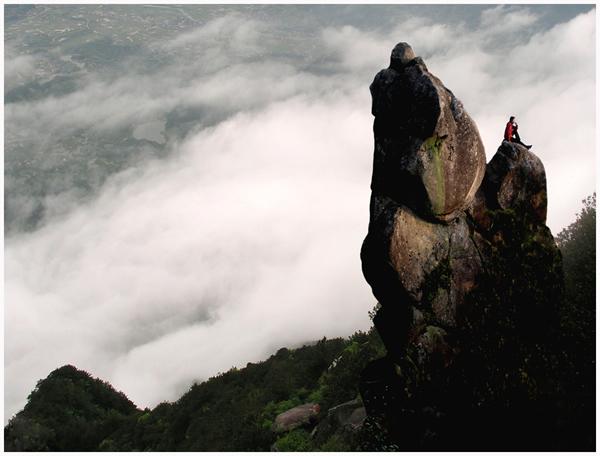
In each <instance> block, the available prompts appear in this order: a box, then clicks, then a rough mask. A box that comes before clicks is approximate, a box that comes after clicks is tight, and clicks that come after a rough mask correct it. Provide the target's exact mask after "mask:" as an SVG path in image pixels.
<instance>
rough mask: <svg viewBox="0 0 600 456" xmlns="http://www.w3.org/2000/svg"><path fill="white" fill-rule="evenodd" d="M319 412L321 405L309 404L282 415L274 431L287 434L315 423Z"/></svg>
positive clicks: (276, 419)
mask: <svg viewBox="0 0 600 456" xmlns="http://www.w3.org/2000/svg"><path fill="white" fill-rule="evenodd" d="M319 411H320V407H319V404H314V403H308V404H302V405H299V406H297V407H294V408H292V409H290V410H287V411H285V412H283V413H280V414H279V415H277V416H276V417H275V421H274V422H273V426H272V428H273V431H274V432H278V433H280V432H287V431H291V430H293V429H296V428H298V427H301V426H306V425H309V424H311V423H314V422H315V421H316V419H317V416H318V415H319Z"/></svg>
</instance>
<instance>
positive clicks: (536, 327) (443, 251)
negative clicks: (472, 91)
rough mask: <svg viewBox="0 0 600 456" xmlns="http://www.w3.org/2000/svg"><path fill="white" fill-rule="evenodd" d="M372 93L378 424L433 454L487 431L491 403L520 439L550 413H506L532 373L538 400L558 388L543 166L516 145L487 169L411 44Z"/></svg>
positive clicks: (373, 400)
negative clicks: (381, 347) (526, 425)
mask: <svg viewBox="0 0 600 456" xmlns="http://www.w3.org/2000/svg"><path fill="white" fill-rule="evenodd" d="M371 94H372V98H373V106H372V113H373V115H374V116H375V121H374V127H373V131H374V137H375V151H374V160H373V177H372V183H371V190H372V195H371V202H370V221H369V231H368V234H367V236H366V238H365V240H364V243H363V246H362V249H361V260H362V267H363V273H364V276H365V278H366V279H367V281H368V283H369V284H370V285H371V288H372V290H373V294H374V295H375V297H376V298H377V300H378V301H379V304H380V308H379V310H378V311H377V313H376V315H375V317H374V323H375V326H376V328H377V330H378V332H379V334H380V335H381V338H382V340H383V342H384V344H385V346H386V349H387V351H388V356H387V357H386V358H384V359H381V360H378V361H375V362H373V363H372V364H371V365H369V366H368V367H367V368H366V369H365V371H364V372H363V377H362V380H361V395H362V398H363V401H364V403H365V407H366V410H367V413H368V415H369V419H371V418H372V419H377V420H380V424H381V423H384V425H382V426H383V428H385V429H386V432H388V433H389V436H391V437H390V438H391V439H392V440H394V438H397V439H400V440H398V441H396V442H395V444H398V443H399V442H400V443H401V448H404V449H435V448H436V445H438V444H439V445H443V444H450V442H453V443H455V444H457V442H459V441H460V436H463V437H465V438H466V434H465V433H466V432H467V431H466V428H464V427H463V428H461V429H458V430H457V429H455V428H454V425H455V424H456V423H458V422H460V421H461V420H463V419H464V421H463V423H464V424H465V425H466V423H469V425H472V426H474V429H475V428H478V426H479V421H480V419H482V417H483V416H484V415H485V418H486V419H488V418H489V416H488V415H486V414H484V415H482V414H481V413H480V412H481V410H480V408H479V407H483V408H485V406H487V405H489V406H490V408H489V409H485V410H486V413H487V412H489V413H490V414H491V415H492V416H495V418H494V419H493V420H492V421H493V422H494V423H496V420H497V419H500V417H503V418H507V419H508V420H509V422H510V423H511V424H510V425H509V424H506V423H505V424H503V425H502V426H504V427H503V429H505V430H506V429H508V428H510V429H512V430H513V431H514V432H515V435H521V434H520V433H519V431H518V430H515V429H513V427H514V425H515V423H517V422H519V423H520V422H521V421H520V420H522V419H524V418H523V417H525V416H529V417H531V416H530V415H528V413H529V412H531V413H538V412H539V410H537V409H536V411H535V412H533V411H532V409H531V408H527V407H529V405H528V406H527V407H525V406H523V407H524V408H523V407H521V408H519V407H520V406H521V405H522V404H519V406H516V405H515V406H514V407H513V408H510V407H509V408H508V409H507V408H506V407H505V408H502V410H501V411H499V409H496V408H494V407H496V405H497V402H495V401H505V402H504V403H505V404H510V403H511V400H512V399H511V396H510V394H513V393H514V394H517V391H518V394H525V395H527V394H532V393H531V391H532V390H531V384H529V383H528V382H530V381H531V380H532V378H533V377H535V378H536V380H535V381H534V383H535V385H536V388H538V387H539V389H538V390H536V391H537V393H536V394H538V393H540V391H543V393H540V394H542V395H544V394H550V390H551V389H552V387H550V386H548V385H545V387H540V385H541V384H543V383H544V381H545V380H544V377H547V376H548V375H549V373H550V370H551V364H552V363H551V362H550V361H548V359H549V357H548V352H547V350H548V349H549V347H550V346H551V345H552V343H553V342H552V337H551V336H550V334H553V332H555V331H556V330H557V328H558V320H557V318H558V317H557V315H558V308H559V306H560V303H561V299H562V282H563V278H562V267H561V257H560V252H559V251H558V248H557V246H556V243H555V242H554V239H553V237H552V234H551V233H550V230H549V229H548V227H547V226H546V225H545V222H546V211H547V193H546V176H545V171H544V166H543V164H542V162H541V160H540V159H539V158H538V157H537V156H536V155H534V154H533V153H532V152H530V151H529V150H527V149H526V148H524V147H522V146H520V145H518V144H515V143H509V142H503V143H502V144H501V145H500V147H499V148H498V151H497V152H496V154H495V155H494V156H493V158H492V159H491V161H490V163H489V164H488V165H487V166H486V164H485V153H484V149H483V145H482V142H481V139H480V136H479V133H478V130H477V126H476V125H475V123H474V121H473V120H472V119H471V118H470V117H469V115H468V114H467V112H466V110H465V108H464V106H463V105H462V103H461V102H460V101H459V100H458V99H457V98H456V97H455V96H454V94H453V93H452V92H451V91H450V90H448V89H447V88H446V87H445V86H444V85H443V83H442V82H441V81H440V80H439V79H438V78H437V77H436V76H434V75H432V74H431V73H430V72H429V71H428V69H427V67H426V65H425V63H424V62H423V60H422V59H421V58H419V57H417V56H415V54H414V52H413V50H412V49H411V48H410V46H409V45H408V44H406V43H400V44H398V45H397V46H396V47H395V48H394V50H393V51H392V57H391V62H390V66H389V67H388V68H386V69H384V70H382V71H380V72H379V73H378V74H377V75H376V76H375V79H374V81H373V83H372V84H371ZM509 340H510V342H508V341H509ZM514 344H516V346H514ZM540 344H541V345H540ZM509 346H510V347H512V350H513V352H512V353H508V352H507V350H508V348H507V347H509ZM540 346H544V348H543V349H542V348H540ZM533 359H535V360H536V361H534V362H533V363H534V364H535V366H536V367H535V369H533V368H531V366H532V365H531V364H530V363H532V360H533ZM528 363H529V364H528ZM536 363H537V364H536ZM554 367H555V366H554ZM502 369H504V371H502ZM513 376H514V378H513ZM519 376H520V377H519ZM509 378H510V379H511V380H510V381H509V380H507V379H509ZM525 378H527V379H528V380H524V379H525ZM519 379H520V380H519ZM492 386H494V387H496V388H497V389H498V391H493V392H489V388H491V387H492ZM486 388H487V389H486ZM527 388H529V390H528V389H527ZM509 391H510V392H509ZM524 391H525V392H526V393H524ZM492 398H493V399H492ZM499 398H500V399H499ZM530 399H531V398H530ZM457 401H459V402H457ZM461 401H462V404H461V403H460V402H461ZM534 402H535V401H534ZM531 403H533V402H531ZM478 404H479V405H478ZM483 404H485V405H483ZM492 404H493V405H492ZM544 404H546V403H544ZM513 405H514V404H513ZM517 409H518V410H519V412H518V413H517V412H516V410H517ZM525 409H526V410H525ZM471 412H472V413H471ZM513 413H515V414H516V416H518V419H515V417H513V416H512V414H513ZM475 417H477V418H475ZM448 420H450V421H448ZM442 422H443V423H444V424H443V425H442ZM511 426H513V427H511ZM442 428H443V430H441V429H442ZM448 429H454V431H455V432H454V433H452V435H449V434H447V432H448ZM479 435H480V436H483V435H485V436H486V438H487V437H489V438H491V439H492V440H491V441H493V436H490V435H489V433H486V432H480V433H479ZM394 436H395V437H394ZM407 436H410V437H407ZM530 437H531V438H530V439H529V440H527V439H525V440H526V441H528V442H533V441H535V438H534V437H532V436H530ZM481 438H483V437H481ZM481 441H482V440H480V439H479V438H477V439H476V440H475V441H473V442H470V444H468V445H467V444H464V442H463V444H462V445H463V446H462V448H471V447H476V446H477V444H478V443H480V442H481ZM515 441H519V442H523V441H524V440H523V439H521V440H519V439H517V440H515ZM475 442H477V443H475ZM509 442H511V439H507V440H505V441H504V443H502V442H499V443H498V444H499V445H500V447H502V444H505V445H509V446H510V443H509ZM513 443H514V442H513ZM538 443H539V442H538ZM402 445H404V446H402ZM500 447H499V448H500ZM491 448H492V447H491Z"/></svg>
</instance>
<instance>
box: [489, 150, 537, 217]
mask: <svg viewBox="0 0 600 456" xmlns="http://www.w3.org/2000/svg"><path fill="white" fill-rule="evenodd" d="M483 190H484V192H485V194H486V195H487V196H488V201H487V203H488V205H489V207H491V208H492V209H495V208H501V209H512V210H514V211H518V212H522V213H527V214H528V215H530V216H531V217H532V218H533V219H534V220H535V222H537V223H538V224H544V223H546V213H547V208H548V197H547V192H546V172H545V171H544V165H543V163H542V161H541V160H540V159H539V158H538V157H537V156H535V155H534V154H533V153H532V152H530V151H529V150H527V149H526V148H525V147H523V146H521V145H520V144H516V143H513V142H507V141H503V142H502V144H501V145H500V147H499V148H498V151H497V152H496V154H495V155H494V157H493V158H492V160H491V161H490V163H489V165H488V166H487V168H486V172H485V179H484V183H483Z"/></svg>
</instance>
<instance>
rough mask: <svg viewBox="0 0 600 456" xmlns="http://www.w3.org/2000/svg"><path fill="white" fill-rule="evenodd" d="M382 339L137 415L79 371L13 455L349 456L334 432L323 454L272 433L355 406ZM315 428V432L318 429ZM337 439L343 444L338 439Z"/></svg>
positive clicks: (47, 400)
mask: <svg viewBox="0 0 600 456" xmlns="http://www.w3.org/2000/svg"><path fill="white" fill-rule="evenodd" d="M382 353H383V347H382V345H381V342H380V341H379V338H378V336H377V334H376V333H375V332H374V331H370V332H369V333H362V332H358V333H356V334H354V335H353V336H352V337H350V338H348V339H341V338H338V339H331V340H327V339H325V338H324V339H322V340H320V341H319V342H317V343H315V344H314V345H307V346H303V347H301V348H298V349H293V350H288V349H287V348H282V349H280V350H279V351H278V352H277V353H276V354H275V355H273V356H271V357H270V358H269V359H267V360H266V361H263V362H260V363H256V364H252V363H248V365H247V366H246V367H245V368H242V369H235V368H233V369H231V370H230V371H228V372H226V373H223V374H220V375H217V376H215V377H213V378H211V379H209V380H208V381H206V382H203V383H200V384H195V385H193V386H192V387H191V388H190V390H189V391H188V392H187V393H186V394H184V395H183V396H182V397H181V398H180V399H179V400H177V401H176V402H174V403H162V404H159V405H158V406H156V407H155V408H154V409H152V410H149V409H145V410H139V409H137V408H136V407H135V406H134V404H133V403H132V402H131V401H129V400H128V399H127V397H126V396H125V395H124V394H123V393H120V392H117V391H115V390H114V389H113V388H112V387H111V386H110V385H109V384H108V383H105V382H103V381H101V380H98V379H94V378H92V377H91V376H90V375H89V374H88V373H86V372H83V371H80V370H77V369H76V368H74V367H73V366H64V367H61V368H60V369H57V370H55V371H53V372H52V373H51V374H50V375H48V377H47V378H46V379H44V380H41V381H40V382H38V385H37V387H36V389H35V390H34V391H33V392H32V393H31V395H30V396H29V401H28V403H27V405H26V407H25V408H24V409H23V410H22V411H21V412H19V413H18V414H17V415H16V416H15V417H14V418H13V419H11V421H10V422H9V424H8V425H7V426H6V428H5V430H4V436H5V447H6V450H8V451H48V450H49V451H69V450H108V451H129V450H132V451H135V450H137V451H170V450H183V451H192V450H193V451H245V450H254V451H269V449H271V447H272V446H273V445H274V444H276V443H277V442H278V441H279V445H280V446H281V449H282V450H283V449H288V450H294V449H300V450H302V449H304V450H319V449H321V447H323V448H325V449H330V450H335V449H339V450H344V449H350V448H349V446H348V443H347V439H345V438H344V439H340V438H339V435H338V434H339V432H337V431H338V430H337V429H335V428H331V426H330V428H329V429H328V430H327V431H326V432H324V433H323V432H321V433H320V436H319V440H320V441H321V443H320V444H319V445H315V441H314V439H311V438H310V436H309V433H308V430H307V427H306V426H304V427H299V428H297V429H294V430H292V431H291V432H287V433H285V432H284V433H280V434H277V433H275V432H274V431H273V430H272V425H273V422H274V420H275V417H276V416H277V415H278V414H280V413H282V412H284V411H286V410H289V409H291V408H292V407H294V406H297V405H300V404H302V403H305V402H315V403H318V404H319V405H320V409H321V413H320V415H319V416H318V417H317V421H321V420H322V419H324V418H325V417H326V416H327V411H328V409H329V408H331V407H333V406H335V405H338V404H340V403H343V402H346V401H350V400H352V399H355V398H356V396H357V394H358V376H359V374H360V372H361V370H362V369H363V368H364V366H365V365H366V363H367V362H368V361H370V360H371V359H375V358H377V357H378V356H381V355H382ZM314 424H315V423H314V422H313V423H311V425H310V426H309V427H310V428H314ZM336 432H337V434H336Z"/></svg>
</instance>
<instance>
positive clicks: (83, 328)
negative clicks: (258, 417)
mask: <svg viewBox="0 0 600 456" xmlns="http://www.w3.org/2000/svg"><path fill="white" fill-rule="evenodd" d="M105 8H107V9H108V10H110V8H111V7H110V6H105ZM138 8H142V7H141V6H138ZM204 8H210V7H204ZM212 8H213V10H215V8H216V7H212ZM323 8H325V7H323ZM105 11H106V10H105ZM140 11H141V9H140ZM202 11H206V10H202ZM202 11H201V10H198V13H197V14H198V16H194V14H196V13H195V12H194V10H185V11H182V13H181V14H191V15H192V19H193V21H192V19H190V21H192V22H193V23H192V25H191V26H190V27H188V28H187V29H186V30H183V31H181V32H180V33H173V32H172V30H165V31H164V34H163V35H161V36H160V37H158V38H157V39H156V40H154V41H149V42H147V43H145V44H144V45H143V46H142V47H138V48H136V51H135V52H132V54H131V55H127V56H126V57H125V58H124V59H123V60H122V62H121V64H120V65H119V66H118V68H117V67H115V68H111V69H110V71H109V70H106V71H104V70H103V69H102V68H99V69H97V70H89V69H88V70H87V71H85V72H83V71H82V73H81V74H80V73H76V75H77V79H76V84H75V86H74V87H71V88H70V89H69V90H68V91H66V92H64V93H50V94H47V95H46V96H40V97H37V98H31V97H30V98H28V99H25V98H21V99H19V98H18V97H17V96H16V95H15V98H14V100H13V101H11V102H10V103H7V104H5V125H6V127H5V128H6V133H5V134H6V137H7V139H8V141H7V144H8V145H7V148H6V151H5V153H6V157H5V164H6V163H7V162H8V161H9V160H16V159H15V156H16V154H17V150H18V149H17V144H19V142H20V143H21V144H27V149H28V150H30V151H34V152H35V157H34V158H35V160H34V158H32V159H31V161H30V164H29V165H27V166H29V168H27V172H28V173H29V174H27V173H25V174H19V175H18V176H17V174H16V172H15V173H14V174H11V169H13V168H8V167H7V170H6V171H5V179H6V183H5V185H6V186H8V189H6V188H5V192H8V193H6V194H7V195H8V196H7V206H8V205H11V206H10V208H11V209H10V210H11V211H13V212H11V223H13V225H11V226H12V228H11V230H10V231H9V232H7V235H6V237H5V288H6V289H5V421H6V420H8V418H10V416H12V415H13V414H14V413H16V412H17V411H18V410H20V409H21V408H22V407H23V405H24V404H25V401H26V397H27V394H28V393H29V392H30V391H31V390H32V389H33V387H34V385H35V383H36V381H37V380H38V379H40V378H43V377H45V376H46V375H47V374H48V373H49V372H50V371H51V370H53V369H54V368H56V367H59V366H60V365H63V364H66V363H69V364H74V365H75V366H77V367H79V368H81V369H85V370H87V371H88V372H90V373H92V374H93V375H94V376H98V377H101V378H102V379H104V380H107V381H110V382H111V383H112V384H113V385H114V386H115V387H116V388H118V389H120V390H122V391H124V392H125V393H126V394H127V395H128V396H129V397H130V399H132V400H133V401H134V402H135V403H136V404H137V405H138V406H141V407H145V406H149V407H151V406H154V405H156V404H157V403H158V402H160V401H163V400H174V399H176V398H177V397H178V396H179V395H181V394H182V393H183V392H185V391H186V390H187V389H188V388H189V386H190V385H191V383H192V382H193V381H200V380H203V379H206V378H207V377H208V376H211V375H214V374H216V373H218V372H222V371H225V370H227V369H229V368H230V367H232V366H239V367H243V366H245V364H246V363H247V362H255V361H258V360H261V359H265V358H266V357H268V356H269V355H270V354H272V353H274V352H275V351H276V350H277V349H278V348H279V347H282V346H295V345H298V344H301V343H304V342H308V341H312V340H316V339H320V338H322V337H323V336H327V337H334V336H348V335H350V334H352V332H354V331H355V330H358V329H363V330H364V329H367V328H368V327H369V326H370V321H369V318H368V311H369V310H370V309H371V308H372V307H373V305H374V304H375V300H374V298H373V297H372V295H371V293H370V289H369V287H368V285H367V284H366V282H365V280H364V279H363V277H362V274H361V268H360V259H359V251H360V246H361V243H362V240H363V238H364V236H365V235H366V231H367V224H368V202H369V194H370V190H369V184H370V176H371V164H372V151H373V139H372V117H371V115H370V95H369V90H368V86H369V84H370V83H371V81H372V79H373V77H374V75H375V74H376V72H377V71H379V70H380V69H381V68H383V67H386V66H387V64H388V61H389V54H390V51H391V49H392V48H393V46H394V45H395V44H396V43H397V42H399V41H407V42H409V43H410V44H411V45H412V47H413V49H414V50H415V52H416V53H417V55H421V56H422V57H423V58H424V59H425V61H426V63H427V65H428V67H429V69H430V71H431V72H433V73H434V74H435V75H436V76H438V77H439V78H440V79H441V80H442V81H443V82H444V83H445V85H446V86H447V87H448V88H450V89H451V90H452V91H453V92H454V93H455V94H456V96H457V97H458V98H460V99H461V100H462V101H463V103H464V105H465V108H466V109H467V111H468V112H469V113H470V114H471V116H472V117H473V119H474V120H475V121H476V123H477V125H478V127H479V131H480V133H481V136H482V139H483V142H484V145H485V148H486V155H487V158H488V160H489V159H490V158H491V157H492V156H493V154H494V152H495V150H496V149H497V147H498V145H499V143H500V141H501V138H502V133H503V129H504V125H505V123H506V121H507V118H508V116H509V115H515V116H517V120H518V122H519V126H520V133H521V136H522V138H523V139H524V140H525V141H526V142H527V143H532V144H533V149H532V151H533V152H534V153H536V154H537V155H538V156H539V157H540V158H541V159H542V161H543V163H544V165H545V168H546V173H547V179H548V198H549V210H548V225H549V226H550V228H551V229H552V231H553V233H554V234H556V233H557V232H558V231H560V229H562V228H563V227H565V226H566V225H568V224H569V223H570V222H572V221H573V219H574V216H575V213H576V212H577V211H578V210H579V208H580V206H581V199H583V198H584V197H585V196H587V195H589V194H591V193H592V192H593V191H595V95H596V93H595V90H596V88H595V33H596V31H595V7H594V6H593V5H591V6H590V5H588V6H582V7H563V6H560V5H555V6H552V5H550V6H530V7H504V6H494V5H490V6H487V7H482V6H460V7H459V6H455V7H452V8H446V9H444V8H441V7H439V8H436V7H432V6H429V7H425V6H423V7H416V6H413V7H401V6H396V7H389V6H388V7H385V8H384V7H380V8H375V7H364V6H363V7H359V6H356V7H348V6H329V7H326V8H325V9H319V8H318V7H311V6H308V5H306V6H294V7H292V6H283V7H270V8H266V9H264V10H263V9H261V10H260V11H259V12H258V13H257V12H254V11H250V10H249V9H247V8H245V7H230V8H228V9H226V10H224V11H223V12H222V13H215V14H212V15H211V16H210V18H209V19H206V20H196V19H197V18H198V17H200V15H201V13H202ZM213 12H214V11H213ZM317 19H318V20H317ZM48 25H50V26H51V25H52V24H48ZM7 28H9V27H8V26H7ZM288 30H289V33H288ZM7 33H8V32H7ZM31 33H33V30H32V32H31ZM112 33H116V32H114V31H113V32H112ZM123 33H124V32H123ZM25 38H27V37H26V36H25V37H23V35H19V40H20V39H23V40H24V39H25ZM140 46H141V45H140ZM26 49H27V47H26V46H23V42H22V41H18V40H17V38H15V39H12V38H11V40H9V39H7V42H6V47H5V54H6V56H5V57H6V58H5V84H6V85H5V91H11V90H13V92H10V93H11V94H15V93H21V92H17V91H18V90H19V88H21V87H31V83H32V81H36V79H35V78H36V77H37V76H36V68H38V67H39V65H40V62H45V61H51V59H52V58H54V57H55V56H56V55H59V56H61V58H62V57H65V56H66V54H61V52H64V47H63V48H60V45H59V44H57V47H56V48H52V49H50V50H49V51H48V55H46V54H43V53H41V52H37V53H33V54H32V53H28V52H29V51H27V50H26ZM147 56H152V57H153V58H155V60H152V62H155V61H156V62H159V63H153V64H152V65H153V66H152V67H151V68H149V63H148V62H149V61H150V60H149V57H148V58H146V57H147ZM65 58H66V57H65ZM45 59H46V60H45ZM73 71H75V70H73ZM74 74H75V73H74ZM69 77H71V76H69ZM28 84H29V85H28ZM5 93H8V92H5ZM192 111H193V112H195V113H200V114H197V115H198V118H197V120H194V121H193V122H191V124H190V126H189V129H188V130H186V131H185V132H183V133H181V134H179V135H176V134H172V135H170V136H169V135H168V134H167V133H166V132H163V131H162V130H163V129H165V128H167V127H168V125H170V124H169V122H168V121H167V120H165V119H169V118H172V116H173V115H174V114H173V113H180V112H192ZM169 116H171V117H169ZM194 119H196V118H194ZM165 125H166V126H165ZM175 128H176V126H174V127H173V129H175ZM81 131H85V132H87V134H89V135H91V136H90V137H92V138H97V139H92V140H91V143H92V144H95V143H94V142H93V141H95V140H97V141H99V142H98V144H100V141H101V140H102V138H106V137H109V136H110V137H111V138H120V136H119V135H121V134H126V133H121V132H123V131H127V132H129V133H127V134H133V135H134V136H135V135H138V136H139V135H141V136H142V137H146V138H148V139H149V140H151V141H150V142H148V146H147V147H148V149H143V150H142V149H140V150H139V151H138V150H134V151H132V149H131V147H132V146H127V147H128V148H127V149H126V152H124V151H125V149H124V148H125V146H122V147H123V149H120V148H119V147H120V146H119V145H118V143H117V142H115V140H113V139H111V141H112V142H111V144H112V146H111V147H110V150H109V151H108V152H105V153H111V154H116V155H118V154H119V153H121V155H125V154H126V153H127V154H134V155H132V156H133V157H134V158H132V159H130V158H127V159H126V160H124V161H123V163H124V164H121V165H120V167H119V168H118V169H116V170H113V171H110V172H108V171H106V170H104V171H102V173H101V172H100V171H98V170H99V169H101V168H98V167H91V165H90V163H91V162H92V160H91V158H89V156H88V155H86V153H87V152H85V151H86V150H92V149H83V148H80V147H81V146H80V145H78V146H77V147H78V148H79V149H77V153H76V154H75V153H66V152H71V151H69V150H68V144H69V142H68V141H69V138H71V137H75V136H76V135H78V134H79V132H81ZM131 132H133V133H131ZM98 138H99V139H98ZM161 138H164V143H163V140H162V139H161ZM59 140H60V141H62V142H59ZM52 141H54V142H52ZM86 141H87V139H86ZM123 141H125V140H123ZM153 142H154V143H153ZM155 143H161V144H160V148H161V149H160V150H161V151H163V152H161V154H160V156H157V154H155V153H150V152H148V151H149V150H158V148H159V146H157V145H156V144H155ZM48 144H57V145H56V147H55V146H52V147H53V148H51V147H49V146H48ZM65 144H66V145H65ZM115 144H117V145H115ZM128 144H129V143H128ZM133 144H137V143H133ZM153 144H154V145H153ZM13 145H14V148H13ZM135 147H138V146H137V145H136V146H135ZM140 147H141V146H140ZM153 147H154V149H152V148H153ZM56 151H58V152H56ZM65 151H66V152H65ZM34 152H31V153H32V154H33V153H34ZM138 152H139V153H138ZM89 153H96V152H95V151H92V152H89ZM61 154H62V155H61ZM100 158H102V156H100V155H94V160H93V161H94V163H95V162H96V161H97V160H100ZM59 162H60V163H59ZM63 162H65V163H66V164H62V163H63ZM74 164H77V166H78V167H79V168H77V169H84V171H81V170H80V171H78V173H79V174H77V176H76V177H77V179H81V176H83V177H84V180H85V181H86V185H87V183H89V182H92V183H93V184H89V188H88V191H87V193H86V194H85V195H84V196H85V197H83V196H82V192H81V191H80V189H79V187H77V185H79V184H77V179H75V177H74V175H73V174H70V171H69V170H72V169H74V168H73V166H75V165H74ZM23 166H24V165H23ZM60 166H66V168H60ZM69 166H71V167H70V168H69ZM82 166H83V168H82ZM94 166H95V165H94ZM59 168H60V169H62V170H63V171H61V173H62V174H56V175H51V176H52V177H51V178H47V177H45V178H44V179H45V180H43V179H41V178H40V180H37V181H36V182H38V183H39V182H41V183H40V184H39V185H40V187H39V189H37V190H36V192H37V193H35V194H34V193H33V192H31V193H28V190H27V189H28V188H30V187H31V185H30V184H29V183H28V182H29V181H27V176H28V175H30V174H31V175H35V173H43V172H45V171H48V170H50V171H52V170H53V169H59ZM15 169H16V168H15ZM19 169H22V168H19ZM65 170H66V171H65ZM48 172H49V171H48ZM32 173H33V174H32ZM49 175H50V174H48V173H46V174H44V176H49ZM35 204H38V205H39V204H41V205H43V207H44V216H43V218H42V219H41V221H40V223H39V224H38V225H36V226H35V229H31V228H29V229H25V228H22V227H21V225H20V224H19V223H20V220H26V219H27V218H28V217H30V216H31V213H32V211H33V209H32V208H33V207H34V206H35Z"/></svg>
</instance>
